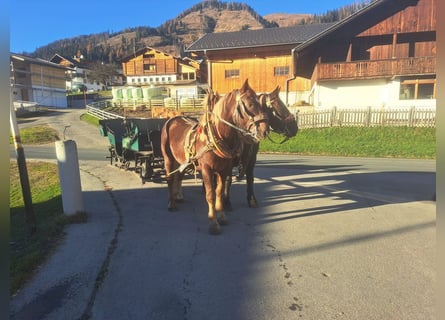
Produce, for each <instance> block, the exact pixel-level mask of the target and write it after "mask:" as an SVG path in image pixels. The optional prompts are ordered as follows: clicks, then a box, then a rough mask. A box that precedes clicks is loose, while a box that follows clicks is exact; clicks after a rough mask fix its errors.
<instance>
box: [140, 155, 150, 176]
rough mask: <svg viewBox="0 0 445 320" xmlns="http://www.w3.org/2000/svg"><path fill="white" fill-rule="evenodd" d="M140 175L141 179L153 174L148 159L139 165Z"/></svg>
mask: <svg viewBox="0 0 445 320" xmlns="http://www.w3.org/2000/svg"><path fill="white" fill-rule="evenodd" d="M140 176H141V178H142V180H144V179H148V178H151V177H152V176H153V168H152V167H151V166H150V161H149V160H148V159H147V160H145V161H144V162H143V163H142V165H141V171H140Z"/></svg>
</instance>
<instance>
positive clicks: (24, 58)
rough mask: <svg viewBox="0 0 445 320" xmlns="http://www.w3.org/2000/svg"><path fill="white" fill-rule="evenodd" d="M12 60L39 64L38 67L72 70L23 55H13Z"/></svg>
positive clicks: (11, 55)
mask: <svg viewBox="0 0 445 320" xmlns="http://www.w3.org/2000/svg"><path fill="white" fill-rule="evenodd" d="M10 58H11V59H14V60H18V61H24V62H29V63H33V64H37V65H44V66H49V67H53V68H58V69H64V70H70V69H71V68H69V67H65V66H62V65H60V64H57V63H54V62H50V61H48V60H43V59H40V58H32V57H28V56H24V55H22V54H16V53H11V54H10Z"/></svg>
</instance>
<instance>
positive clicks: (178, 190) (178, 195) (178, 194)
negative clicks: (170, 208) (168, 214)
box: [174, 172, 184, 202]
mask: <svg viewBox="0 0 445 320" xmlns="http://www.w3.org/2000/svg"><path fill="white" fill-rule="evenodd" d="M176 175H177V179H176V183H175V190H174V197H175V200H176V202H184V194H183V193H182V180H183V178H184V173H180V172H178V173H176Z"/></svg>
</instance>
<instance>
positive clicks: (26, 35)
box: [9, 0, 360, 53]
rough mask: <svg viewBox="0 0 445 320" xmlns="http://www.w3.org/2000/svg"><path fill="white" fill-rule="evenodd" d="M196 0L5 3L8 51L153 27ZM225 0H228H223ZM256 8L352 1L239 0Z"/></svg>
mask: <svg viewBox="0 0 445 320" xmlns="http://www.w3.org/2000/svg"><path fill="white" fill-rule="evenodd" d="M200 2H201V1H200V0H179V1H177V0H169V1H159V0H156V1H154V0H129V1H117V0H107V1H95V0H89V1H87V0H76V1H60V0H58V1H55V0H40V1H39V0H14V1H11V2H10V15H9V16H10V27H9V32H10V51H11V52H15V53H22V52H33V51H34V50H35V49H37V48H38V47H41V46H44V45H47V44H49V43H51V42H53V41H56V40H59V39H65V38H71V37H75V36H79V35H88V34H92V33H99V32H106V31H109V32H117V31H121V30H123V29H125V28H128V27H138V26H148V27H158V26H159V25H161V24H162V23H164V22H165V21H167V20H169V19H173V18H175V17H176V16H177V15H179V14H180V13H181V12H183V11H184V10H187V9H189V8H190V7H192V6H193V5H195V4H197V3H200ZM225 2H230V1H225ZM236 2H240V3H246V4H248V5H249V6H250V7H252V8H253V9H254V10H255V11H256V12H257V13H259V14H260V15H262V16H264V15H267V14H270V13H310V14H320V13H324V12H326V11H328V10H332V9H337V8H340V7H342V6H344V5H347V4H351V3H354V2H360V1H357V0H277V1H271V0H255V1H253V0H244V1H242V0H240V1H236Z"/></svg>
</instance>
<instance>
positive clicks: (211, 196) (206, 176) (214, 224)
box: [202, 168, 221, 235]
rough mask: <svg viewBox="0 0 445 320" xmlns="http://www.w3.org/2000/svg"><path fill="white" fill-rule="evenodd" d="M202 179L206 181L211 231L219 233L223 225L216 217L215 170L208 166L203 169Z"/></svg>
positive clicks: (214, 233) (211, 232) (215, 233)
mask: <svg viewBox="0 0 445 320" xmlns="http://www.w3.org/2000/svg"><path fill="white" fill-rule="evenodd" d="M202 180H203V182H204V187H205V192H206V201H207V205H208V207H209V211H208V214H207V217H208V219H209V233H210V234H213V235H217V234H220V233H221V227H220V225H219V223H218V219H217V218H216V210H215V188H214V186H213V172H212V171H211V170H210V169H208V168H206V169H204V168H203V169H202Z"/></svg>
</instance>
